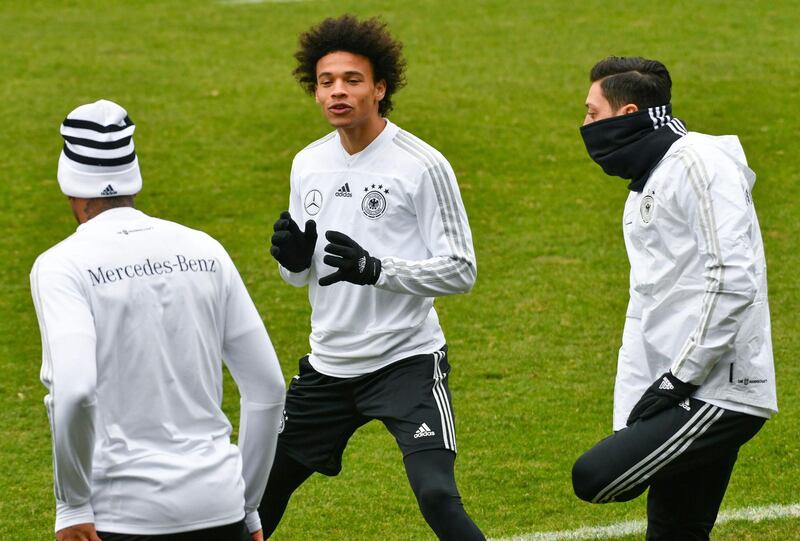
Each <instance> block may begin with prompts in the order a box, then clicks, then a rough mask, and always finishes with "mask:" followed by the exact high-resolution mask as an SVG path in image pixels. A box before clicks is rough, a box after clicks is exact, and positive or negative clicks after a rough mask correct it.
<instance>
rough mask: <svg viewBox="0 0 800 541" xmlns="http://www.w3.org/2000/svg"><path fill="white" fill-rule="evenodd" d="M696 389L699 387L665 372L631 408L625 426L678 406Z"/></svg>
mask: <svg viewBox="0 0 800 541" xmlns="http://www.w3.org/2000/svg"><path fill="white" fill-rule="evenodd" d="M698 387H699V385H692V384H691V383H686V382H684V381H681V380H679V379H678V378H676V377H675V376H673V375H672V372H666V373H665V374H663V375H661V376H659V378H658V379H657V380H656V381H655V383H653V384H652V385H651V386H650V387H648V388H647V390H646V391H645V392H644V394H643V395H642V397H641V398H640V399H639V401H638V402H637V403H636V405H635V406H633V409H632V410H631V414H630V415H629V416H628V422H627V425H628V426H631V425H632V424H633V423H634V422H635V421H638V420H639V419H647V418H649V417H652V416H653V415H655V414H656V413H658V412H660V411H664V410H665V409H669V408H671V407H673V406H676V405H678V404H679V403H680V402H683V401H684V400H686V399H687V398H689V396H691V394H692V393H693V392H695V391H696V390H697V388H698Z"/></svg>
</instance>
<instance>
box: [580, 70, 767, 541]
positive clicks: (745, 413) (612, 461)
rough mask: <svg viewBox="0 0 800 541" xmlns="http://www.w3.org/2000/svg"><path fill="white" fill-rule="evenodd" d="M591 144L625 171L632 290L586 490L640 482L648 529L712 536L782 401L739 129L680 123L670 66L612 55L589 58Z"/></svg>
mask: <svg viewBox="0 0 800 541" xmlns="http://www.w3.org/2000/svg"><path fill="white" fill-rule="evenodd" d="M590 79H591V87H590V89H589V95H588V97H587V99H586V118H585V120H584V123H583V124H584V125H583V127H582V128H581V134H582V136H583V140H584V142H585V143H586V148H587V150H588V151H589V155H590V156H591V157H592V159H593V160H594V161H596V162H597V163H598V164H599V165H600V166H601V167H602V168H603V171H605V172H606V173H607V174H608V175H612V176H618V177H622V178H624V179H626V180H628V181H629V184H628V189H629V190H630V193H629V195H628V200H627V202H626V203H625V211H624V214H623V220H622V229H623V235H624V237H625V246H626V248H627V251H628V258H629V260H630V265H631V272H630V302H629V303H628V310H627V314H626V318H625V329H624V331H623V335H622V347H621V348H620V351H619V359H618V365H617V378H616V385H615V389H614V423H613V425H614V430H615V433H614V434H613V435H612V436H609V437H607V438H606V439H604V440H602V441H600V442H599V443H597V444H596V445H595V446H594V447H593V448H591V449H590V450H589V451H587V452H586V453H585V454H584V455H583V456H581V457H580V458H579V459H578V461H577V462H576V463H575V466H574V468H573V471H572V481H573V487H574V489H575V494H577V495H578V497H580V498H581V499H583V500H586V501H588V502H593V503H606V502H620V501H627V500H630V499H633V498H635V497H637V496H639V495H640V494H642V493H643V492H644V491H645V490H647V489H648V487H649V489H650V490H649V492H648V496H647V516H648V525H647V539H649V540H671V541H672V540H681V541H691V540H699V539H708V538H709V534H710V532H711V529H712V527H713V526H714V522H715V520H716V517H717V512H718V511H719V507H720V504H721V502H722V498H723V496H724V494H725V489H726V488H727V485H728V480H729V479H730V476H731V472H732V471H733V466H734V463H735V462H736V458H737V454H738V451H739V447H740V446H741V445H743V444H744V443H745V442H747V441H748V440H749V439H750V438H752V437H753V436H754V435H755V434H756V433H757V432H758V431H759V429H760V428H761V427H762V426H763V424H764V422H765V421H766V419H768V418H769V417H770V416H771V415H773V414H774V413H776V412H777V401H776V395H775V372H774V367H773V360H772V343H771V337H770V320H769V305H768V302H767V271H766V263H765V260H764V247H763V244H762V241H761V232H760V230H759V225H758V219H757V218H756V212H755V208H754V206H753V198H752V192H751V191H752V188H753V183H754V182H755V174H754V173H753V171H751V170H750V168H749V167H748V166H747V160H746V158H745V155H744V151H743V150H742V146H741V144H740V143H739V139H738V138H737V137H735V136H722V137H714V136H710V135H704V134H701V133H695V132H687V130H686V127H685V125H684V124H683V122H681V121H680V120H679V119H677V118H674V117H673V116H672V110H671V105H670V94H671V87H672V81H671V79H670V76H669V73H668V71H667V69H666V67H665V66H664V65H663V64H662V63H660V62H657V61H655V60H646V59H643V58H639V57H622V58H620V57H609V58H606V59H605V60H602V61H600V62H599V63H597V64H596V65H595V66H594V68H592V70H591V76H590Z"/></svg>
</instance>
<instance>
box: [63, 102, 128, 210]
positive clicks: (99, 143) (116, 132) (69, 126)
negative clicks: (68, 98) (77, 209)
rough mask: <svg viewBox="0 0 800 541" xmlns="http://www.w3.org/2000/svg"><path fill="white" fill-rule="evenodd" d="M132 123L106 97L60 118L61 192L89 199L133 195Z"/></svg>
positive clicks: (125, 112) (125, 113) (124, 112)
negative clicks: (61, 119)
mask: <svg viewBox="0 0 800 541" xmlns="http://www.w3.org/2000/svg"><path fill="white" fill-rule="evenodd" d="M135 129H136V126H134V125H133V121H131V119H130V118H129V117H128V113H127V111H125V109H123V108H122V107H120V106H119V105H117V104H116V103H114V102H112V101H108V100H99V101H96V102H94V103H88V104H86V105H81V106H80V107H78V108H77V109H75V110H74V111H72V112H71V113H70V114H68V115H67V118H65V119H64V122H62V124H61V135H62V136H63V137H64V148H63V149H62V150H61V157H60V158H59V160H58V184H59V186H61V191H62V192H64V194H65V195H68V196H71V197H81V198H86V199H92V198H96V197H114V196H117V195H133V194H135V193H138V192H139V190H141V189H142V176H141V174H140V173H139V160H138V159H137V158H136V151H135V150H134V148H133V131H134V130H135Z"/></svg>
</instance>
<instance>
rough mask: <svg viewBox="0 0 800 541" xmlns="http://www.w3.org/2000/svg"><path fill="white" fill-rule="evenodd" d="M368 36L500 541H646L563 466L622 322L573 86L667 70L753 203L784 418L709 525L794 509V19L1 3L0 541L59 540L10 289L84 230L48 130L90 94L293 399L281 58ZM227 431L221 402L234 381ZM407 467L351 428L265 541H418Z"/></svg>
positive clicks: (481, 514) (28, 320)
mask: <svg viewBox="0 0 800 541" xmlns="http://www.w3.org/2000/svg"><path fill="white" fill-rule="evenodd" d="M345 11H350V12H353V13H356V14H359V15H375V14H382V15H383V16H384V18H385V19H386V20H387V21H388V22H389V23H390V25H391V27H392V29H393V30H394V32H395V33H396V35H397V36H399V37H400V38H401V39H402V40H403V41H404V42H405V44H406V53H407V57H408V61H409V72H408V80H409V84H408V87H407V88H406V89H404V90H402V91H401V92H400V93H399V94H398V96H397V100H396V103H397V105H396V110H395V112H394V113H393V114H392V116H391V118H392V119H393V120H394V121H395V122H396V123H398V124H400V125H401V126H402V127H404V128H405V129H407V130H409V131H411V132H412V133H415V134H416V135H418V136H420V137H422V138H423V139H425V140H426V141H428V142H429V143H431V144H432V145H434V146H436V147H437V148H439V149H440V150H441V151H442V152H443V153H444V154H445V155H446V156H447V157H448V159H449V160H450V162H451V163H452V164H453V167H454V168H455V171H456V173H457V175H458V178H459V183H460V186H461V190H462V194H463V197H464V201H465V204H466V207H467V210H468V213H469V217H470V223H471V226H472V231H473V235H474V238H475V247H476V250H477V254H478V267H479V277H478V284H477V286H476V287H475V289H474V290H473V291H472V293H470V294H469V295H466V296H460V297H454V298H447V299H441V300H439V301H437V307H438V310H439V313H440V316H441V320H442V323H443V325H444V329H445V333H446V335H447V337H448V341H449V344H450V348H451V362H452V364H453V365H454V370H453V373H452V376H451V378H452V379H451V389H452V391H453V395H454V402H455V407H456V414H457V429H458V435H459V449H460V455H459V460H458V463H457V475H458V480H459V486H460V489H461V492H462V495H463V497H464V501H465V504H466V506H467V509H468V510H469V512H470V513H471V515H472V516H473V517H474V519H475V520H476V522H477V523H478V524H479V525H480V526H481V527H482V528H483V530H484V531H485V532H486V533H487V534H488V535H490V536H492V537H501V536H507V535H512V534H518V533H525V532H530V531H545V530H561V529H571V528H575V527H578V526H582V525H593V524H596V525H605V524H610V523H613V522H616V521H619V520H631V519H641V518H643V516H644V501H643V499H639V500H637V501H634V502H631V503H628V504H622V505H611V506H602V507H600V506H590V505H588V504H584V503H582V502H579V501H578V500H577V499H576V498H575V497H574V496H573V495H572V492H571V486H570V479H569V471H570V467H571V465H572V462H573V461H574V459H575V458H576V457H577V456H578V455H579V454H580V453H581V452H582V451H584V450H585V449H587V448H588V447H590V446H591V445H592V444H593V443H594V442H595V441H596V440H598V439H599V438H601V437H602V436H603V435H605V434H606V433H607V431H608V430H609V428H610V415H611V391H612V385H613V376H614V367H615V359H616V349H617V348H618V346H619V339H620V338H619V337H620V334H621V329H622V323H623V317H624V316H623V314H624V310H625V305H626V302H627V298H626V292H627V261H626V257H625V253H624V248H623V245H622V238H621V233H620V220H621V216H620V214H621V211H622V205H623V202H624V198H625V197H626V189H625V184H624V182H623V181H621V180H619V179H611V178H608V177H605V176H604V175H603V174H602V171H601V170H600V169H599V167H597V166H596V165H595V164H593V163H592V162H591V161H590V160H589V158H588V156H587V155H586V152H585V149H584V147H583V143H582V142H581V139H580V136H579V134H578V126H579V124H580V122H581V121H582V118H583V100H584V98H585V95H586V92H587V90H588V80H587V79H588V76H587V73H588V69H589V68H590V67H591V65H592V64H593V63H594V62H595V61H596V60H598V59H600V58H602V57H604V56H606V55H608V54H620V55H624V54H641V55H644V56H650V57H655V58H658V59H660V60H662V61H664V62H665V63H666V64H667V65H668V66H669V67H670V69H671V72H672V76H673V80H674V87H673V94H674V99H673V104H674V110H675V112H676V115H678V116H680V117H681V118H682V119H683V120H684V121H685V122H686V124H687V125H688V127H689V128H690V129H693V130H698V131H703V132H707V133H714V134H722V133H736V134H738V135H739V136H740V138H741V140H742V143H743V145H744V147H745V150H746V151H747V154H748V157H749V159H750V162H751V165H752V167H753V168H754V169H755V171H756V172H757V173H758V176H759V180H758V183H757V184H756V188H755V193H754V196H755V199H756V204H757V208H758V212H759V217H760V220H761V226H762V230H763V233H764V237H765V243H766V251H767V258H768V265H769V277H770V302H771V308H772V323H773V338H774V349H775V358H776V364H777V373H778V391H779V403H780V406H781V413H780V415H778V416H777V417H776V418H775V419H773V420H772V421H770V422H769V423H768V424H767V425H766V427H765V428H764V429H763V431H762V433H761V434H759V435H758V436H757V437H756V438H755V440H753V442H751V443H750V444H748V445H747V446H745V447H744V448H743V451H742V453H741V455H740V460H739V463H738V465H737V468H736V472H735V474H734V477H733V480H732V483H731V486H730V489H729V490H728V493H727V496H726V499H725V502H724V503H723V508H736V507H743V506H750V505H767V504H772V503H783V504H787V503H794V502H797V501H798V499H800V498H798V495H797V494H798V490H799V489H800V474H799V470H798V466H797V464H798V462H800V456H798V444H797V435H798V434H799V433H800V422H798V413H799V412H798V403H800V392H799V391H800V368H798V364H797V363H796V362H795V357H796V352H797V351H798V350H800V319H799V318H798V317H797V314H798V311H800V305H799V304H798V301H799V300H800V299H799V297H800V292H798V280H797V277H796V269H797V268H798V266H800V257H799V255H798V251H797V249H796V242H797V238H798V237H799V236H800V213H798V210H797V193H798V189H799V188H800V162H799V161H798V160H797V154H796V146H797V145H796V141H797V139H798V137H799V136H800V110H799V109H800V107H799V106H798V100H797V89H798V88H799V87H800V64H798V63H797V62H796V61H795V57H796V53H797V49H796V44H797V43H798V42H800V25H798V21H800V8H798V7H797V5H796V3H795V2H793V1H791V0H782V1H773V2H759V1H756V2H752V1H738V0H737V1H722V0H714V1H705V2H689V1H674V2H632V1H621V2H600V1H586V2H579V3H575V4H574V5H570V4H569V3H566V2H543V1H536V2H524V1H508V0H505V1H500V0H491V1H490V0H486V1H466V0H465V1H463V2H457V3H448V2H435V1H433V0H429V1H420V0H409V1H406V2H402V3H400V2H386V1H373V2H355V1H349V0H348V1H337V2H334V1H332V0H331V1H320V2H299V3H298V2H292V3H265V4H255V5H223V4H220V3H217V2H213V1H208V0H197V1H188V0H187V1H177V0H171V1H162V2H155V1H153V2H144V1H131V2H111V1H100V0H94V1H82V2H78V1H76V0H69V1H68V0H63V1H55V0H53V1H44V0H29V1H27V2H22V1H20V0H7V1H6V2H3V3H2V4H0V29H2V36H3V39H2V40H0V58H2V59H3V61H2V62H0V77H1V78H2V81H3V83H2V84H0V125H1V126H2V128H1V129H0V149H2V153H1V154H0V155H2V160H0V167H2V169H0V178H2V184H0V186H1V187H2V190H0V208H2V211H3V212H2V214H0V230H2V231H3V235H2V236H0V254H2V257H3V260H2V265H0V284H2V286H0V287H2V294H0V314H2V317H1V318H0V373H1V374H2V378H0V427H2V437H0V494H2V497H0V539H4V540H5V539H13V540H24V541H28V540H34V541H38V540H44V539H51V538H52V533H51V532H52V523H53V522H52V521H53V498H52V488H51V486H52V480H51V475H52V472H51V462H50V439H49V438H50V436H49V431H48V424H47V421H46V415H45V410H44V407H43V405H42V402H41V400H42V397H43V395H44V394H45V391H44V388H43V387H42V386H41V384H40V383H39V381H38V373H39V365H40V345H39V336H38V328H37V325H36V319H35V315H34V312H33V307H32V304H31V301H30V295H29V292H28V282H27V273H28V271H29V269H30V267H31V265H32V263H33V260H34V259H35V257H36V256H37V255H38V254H39V253H40V252H42V251H43V250H45V249H46V248H48V247H49V246H51V245H52V244H54V243H56V242H57V241H59V240H61V239H62V238H64V237H66V236H67V235H69V234H70V233H71V232H72V231H73V230H74V223H73V218H72V216H71V214H70V211H69V209H68V207H67V204H66V201H65V199H64V197H63V196H62V195H61V194H60V192H59V191H58V187H57V184H56V181H55V171H56V161H57V157H58V152H59V148H60V145H61V139H60V137H59V135H58V125H59V122H60V121H61V120H62V119H63V117H64V116H65V114H66V113H67V112H69V111H70V110H72V109H73V108H74V107H75V106H77V105H79V104H81V103H85V102H88V101H93V100H95V99H98V98H100V97H105V98H108V99H113V100H115V101H118V102H119V103H121V104H123V105H124V106H125V107H127V108H128V110H129V111H130V114H131V116H132V118H133V119H134V121H135V122H136V124H137V132H136V143H137V151H138V153H139V156H140V160H141V164H142V171H143V175H144V179H145V187H144V191H143V192H142V194H141V195H140V196H139V198H138V200H137V204H138V206H139V208H141V209H142V210H144V211H145V212H148V213H150V214H153V215H156V216H159V217H163V218H167V219H173V220H176V221H179V222H182V223H185V224H187V225H189V226H193V227H197V228H200V229H203V230H205V231H207V232H209V233H211V234H212V235H214V236H215V237H217V238H218V239H219V240H220V241H222V242H223V244H224V245H225V246H226V247H227V248H228V250H229V251H230V253H231V254H232V256H233V258H234V260H235V261H236V262H237V264H238V266H239V268H240V271H241V273H242V275H243V276H244V279H245V282H246V283H247V285H248V287H249V289H250V292H251V294H252V295H253V297H254V299H255V301H256V304H257V305H258V307H259V309H260V311H261V313H262V315H263V317H264V320H265V322H266V324H267V326H268V329H269V331H270V334H271V336H272V338H273V341H274V343H275V346H276V349H277V351H278V354H279V356H280V358H281V360H282V365H283V370H284V374H285V375H286V377H287V378H288V377H290V376H291V375H292V374H294V371H295V370H296V359H297V358H299V357H300V356H301V355H303V354H304V353H305V352H306V350H307V348H308V342H307V333H308V330H309V329H308V312H309V311H308V307H307V301H306V296H305V291H304V290H300V289H294V288H291V287H289V286H287V285H285V284H284V283H283V282H281V280H280V278H279V277H278V274H277V271H276V267H275V264H274V262H273V261H272V260H271V258H270V257H269V255H268V253H267V249H266V243H267V239H268V236H269V230H270V226H271V224H272V222H273V221H274V219H275V216H276V215H277V213H278V212H279V211H280V210H282V209H283V208H284V207H285V206H286V201H287V197H288V172H289V167H290V164H291V159H292V156H293V155H294V153H295V152H297V151H298V150H299V149H300V148H302V147H303V146H305V144H307V143H308V142H310V141H312V140H314V139H316V138H317V137H319V136H321V135H322V134H324V133H326V132H327V131H328V128H327V126H326V124H325V122H324V121H323V119H322V118H321V116H320V115H319V113H318V112H317V111H316V110H315V105H314V103H313V99H311V98H309V97H308V96H306V95H304V94H303V93H302V91H301V90H300V88H299V87H298V86H297V84H296V83H295V82H294V81H293V79H292V77H291V70H292V68H293V63H292V53H293V52H294V47H295V44H296V37H297V34H298V33H299V32H300V31H302V30H304V29H306V28H307V27H308V26H310V25H311V24H313V23H315V22H317V21H319V20H320V19H321V18H323V17H324V16H329V15H337V14H340V13H343V12H345ZM226 391H227V393H226V410H227V411H228V412H229V413H230V414H231V416H232V418H234V419H235V418H236V403H237V400H236V391H235V388H234V387H233V386H232V385H231V384H230V381H229V380H228V381H227V383H226ZM798 530H800V523H798V521H797V520H780V521H770V522H763V523H759V524H750V523H747V522H732V523H728V524H724V525H721V526H720V527H719V528H718V536H717V537H716V539H720V540H728V539H730V540H733V539H736V540H740V539H758V540H781V541H783V540H787V539H798V538H800V535H798V533H797V531H798ZM432 538H433V537H432V535H431V534H430V532H429V530H428V529H427V527H426V525H425V524H424V521H423V520H422V518H421V516H420V515H419V513H418V511H417V510H416V505H415V502H414V500H413V497H412V495H411V492H410V490H409V488H408V486H407V481H406V479H405V474H404V472H403V470H402V462H401V457H400V453H399V451H398V450H397V449H396V447H395V444H394V442H393V440H392V438H391V437H390V436H389V435H388V434H387V433H386V432H385V430H384V429H383V428H382V427H381V426H380V425H378V424H372V425H368V426H367V427H365V428H364V429H362V430H361V431H359V432H358V433H357V434H356V436H355V437H354V438H353V440H352V442H351V445H350V446H349V447H348V450H347V452H346V453H345V458H344V472H343V473H342V474H341V475H340V476H339V477H338V478H335V479H328V478H324V477H320V476H317V477H314V478H312V479H311V480H310V481H309V482H308V483H306V485H304V486H303V487H302V488H301V489H300V490H299V491H298V492H297V494H296V495H295V497H294V499H293V500H292V503H291V506H290V508H289V511H288V513H287V514H286V516H285V519H284V522H283V524H282V525H281V527H280V529H279V531H278V533H277V534H276V535H275V536H274V537H273V539H274V540H275V541H284V540H290V539H291V540H304V539H308V540H321V539H324V540H331V541H333V540H353V539H357V540H378V539H380V540H385V541H391V540H397V541H400V540H403V541H405V540H409V539H432Z"/></svg>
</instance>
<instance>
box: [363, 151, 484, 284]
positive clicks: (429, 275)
mask: <svg viewBox="0 0 800 541" xmlns="http://www.w3.org/2000/svg"><path fill="white" fill-rule="evenodd" d="M413 202H414V210H415V212H416V213H417V223H418V226H419V234H420V236H421V238H422V240H423V242H424V243H425V246H426V247H427V248H428V251H429V252H430V254H431V256H430V257H429V258H427V259H423V260H419V261H409V260H407V259H400V258H397V257H384V258H382V259H381V275H380V277H379V278H378V282H377V283H376V284H375V287H378V288H381V289H386V290H388V291H393V292H395V293H406V294H410V295H419V296H423V297H439V296H442V295H452V294H455V293H466V292H467V291H469V290H470V289H472V286H473V285H474V284H475V279H476V277H477V264H476V261H475V250H474V249H473V247H472V232H471V231H470V228H469V222H468V220H467V212H466V210H465V209H464V203H463V202H462V200H461V192H460V191H459V189H458V184H457V183H456V176H455V173H454V172H453V169H452V168H451V167H450V164H449V163H447V161H446V160H444V159H441V158H440V159H438V160H436V161H435V163H433V164H432V165H431V166H430V167H429V168H428V169H427V170H426V171H425V172H424V174H423V177H422V179H420V182H419V184H418V186H417V189H416V192H415V193H414V195H413Z"/></svg>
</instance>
